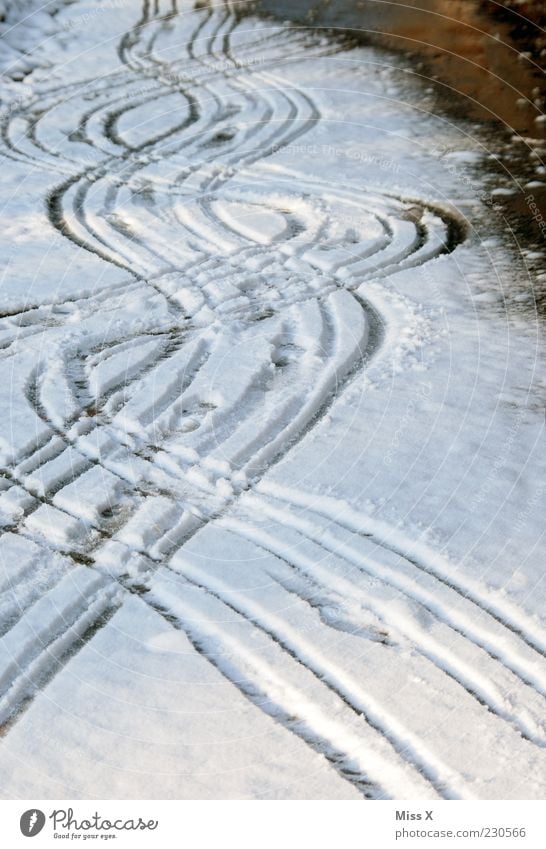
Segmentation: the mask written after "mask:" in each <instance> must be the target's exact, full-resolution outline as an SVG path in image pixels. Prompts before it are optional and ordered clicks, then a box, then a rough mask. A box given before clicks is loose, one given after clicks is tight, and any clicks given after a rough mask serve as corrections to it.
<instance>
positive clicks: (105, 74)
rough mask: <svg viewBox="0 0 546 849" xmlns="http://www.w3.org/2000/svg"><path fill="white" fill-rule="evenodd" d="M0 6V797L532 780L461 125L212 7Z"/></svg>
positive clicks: (508, 434)
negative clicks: (0, 100) (0, 78)
mask: <svg viewBox="0 0 546 849" xmlns="http://www.w3.org/2000/svg"><path fill="white" fill-rule="evenodd" d="M4 5H5V6H7V7H8V16H7V20H6V23H5V24H4V25H3V33H2V39H1V41H0V59H1V61H2V63H3V67H4V69H5V76H4V82H3V93H4V108H3V111H2V113H1V115H0V121H1V142H0V153H1V154H2V165H3V169H2V171H3V178H2V183H3V187H2V195H1V207H0V209H1V215H2V218H1V221H2V228H1V232H0V246H1V250H2V256H3V258H4V263H3V271H2V283H1V287H0V310H1V318H0V356H1V357H2V361H3V363H2V374H3V380H2V383H1V385H0V403H1V405H2V418H1V421H0V462H1V464H2V477H1V478H0V523H1V525H2V528H3V535H2V537H1V538H0V554H1V559H0V619H1V621H0V634H1V635H2V636H1V641H0V723H1V725H2V730H3V735H2V738H1V743H0V787H1V792H2V795H3V796H4V797H23V798H32V797H35V798H47V797H55V798H61V797H69V798H78V797H79V798H94V797H97V798H101V797H102V798H108V797H112V798H123V797H127V798H133V797H143V798H152V797H157V798H231V797H236V798H317V797H318V798H362V797H366V798H439V797H441V798H450V799H456V798H512V797H515V798H518V797H519V798H535V797H537V798H543V797H544V794H545V793H546V711H545V706H546V701H545V698H546V629H545V619H544V610H545V606H544V601H545V599H546V592H545V588H544V584H543V582H542V577H543V572H544V563H543V556H544V543H543V536H542V534H543V510H544V482H543V476H542V475H541V471H542V470H543V450H542V453H541V450H540V446H539V440H540V439H541V436H542V434H543V408H542V405H541V397H542V396H541V391H542V395H543V387H542V390H541V386H540V381H539V379H538V377H537V375H538V376H540V374H541V366H542V367H543V364H544V356H543V342H542V339H541V335H540V325H539V323H538V321H537V318H536V315H535V314H534V311H533V302H532V297H530V295H529V291H530V290H529V287H530V282H529V281H528V280H525V278H524V276H523V273H522V270H521V266H520V265H519V264H518V258H517V257H516V256H514V255H513V254H512V253H511V252H510V250H509V248H508V246H507V244H506V243H505V238H504V236H503V230H502V222H499V221H498V220H495V219H494V214H493V213H492V212H491V213H489V214H490V216H491V218H490V219H489V220H487V219H486V218H485V216H484V208H483V205H482V204H481V202H480V195H481V193H482V191H483V186H482V182H481V181H482V177H481V176H480V172H479V170H478V166H479V164H480V162H481V160H483V159H485V157H486V156H487V155H488V151H487V150H486V149H485V148H484V146H483V144H482V142H481V140H480V136H479V130H478V129H476V128H474V130H475V132H473V131H472V127H471V126H470V125H461V126H456V125H453V124H451V123H450V122H449V121H448V120H447V119H446V117H445V116H444V117H435V116H434V114H433V111H434V110H433V104H432V102H429V101H427V97H429V95H428V94H427V90H426V87H425V86H424V84H423V83H422V82H421V81H419V80H414V79H413V80H412V79H410V78H409V75H408V73H406V71H405V70H404V68H402V69H401V70H399V69H397V67H396V62H395V59H394V58H393V57H391V56H389V55H388V54H383V53H381V52H378V51H375V50H372V49H364V48H358V49H349V47H348V46H345V45H343V44H342V43H340V42H336V41H333V40H330V39H328V38H318V37H316V36H313V35H311V34H310V33H309V32H308V31H306V30H301V29H298V28H290V27H286V26H281V25H280V24H277V23H275V22H272V21H264V20H259V19H255V18H252V17H241V16H240V15H238V14H237V9H236V8H235V6H234V4H231V3H229V2H221V3H220V2H218V3H213V2H200V3H198V4H195V8H194V5H193V4H192V3H190V2H183V0H179V2H177V0H172V2H171V0H168V2H167V0H155V2H149V0H144V2H137V0H103V2H100V0H77V1H76V2H66V3H63V2H56V3H51V4H49V6H50V7H51V8H49V9H46V10H45V11H42V12H40V13H38V12H37V11H36V10H37V8H38V5H39V4H38V3H34V2H33V0H27V2H26V3H20V4H18V8H17V9H16V10H15V11H14V8H13V5H12V8H11V12H10V11H9V7H10V4H9V2H8V3H5V4H4ZM51 12H53V14H50V13H51ZM10 14H11V18H10ZM23 48H24V50H25V51H26V52H22V49H23ZM484 230H486V231H487V232H488V236H487V238H486V239H484V238H483V237H482V236H483V232H484ZM541 466H542V469H541Z"/></svg>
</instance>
